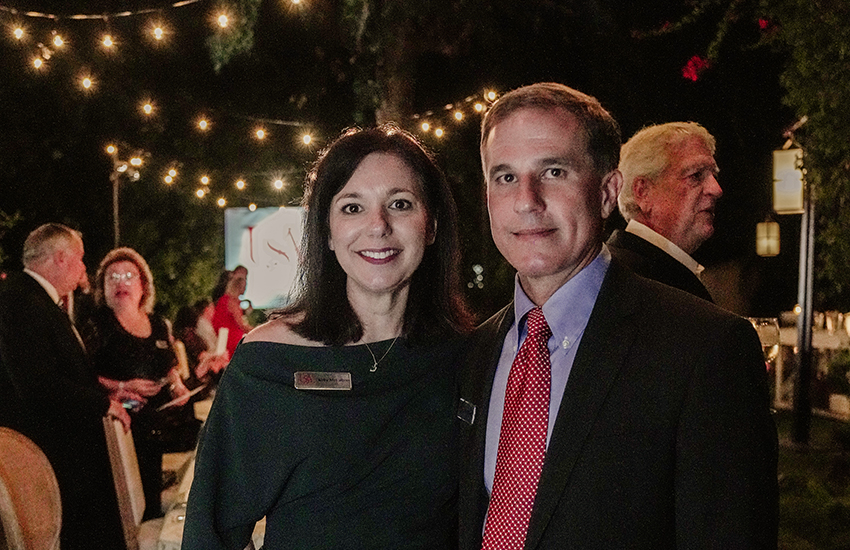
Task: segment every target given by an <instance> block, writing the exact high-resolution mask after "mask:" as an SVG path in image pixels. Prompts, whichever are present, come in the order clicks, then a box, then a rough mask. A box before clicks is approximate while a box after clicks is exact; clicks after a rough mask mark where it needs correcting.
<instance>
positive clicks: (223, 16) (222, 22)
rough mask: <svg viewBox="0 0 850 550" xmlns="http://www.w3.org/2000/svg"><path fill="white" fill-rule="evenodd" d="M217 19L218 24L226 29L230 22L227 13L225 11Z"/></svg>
mask: <svg viewBox="0 0 850 550" xmlns="http://www.w3.org/2000/svg"><path fill="white" fill-rule="evenodd" d="M217 21H218V26H219V27H221V28H222V29H226V28H227V25H228V24H230V20H229V19H228V18H227V14H225V13H222V14H221V15H219V16H218V19H217Z"/></svg>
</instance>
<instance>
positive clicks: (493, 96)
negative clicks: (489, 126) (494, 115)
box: [485, 91, 497, 101]
mask: <svg viewBox="0 0 850 550" xmlns="http://www.w3.org/2000/svg"><path fill="white" fill-rule="evenodd" d="M485 97H486V98H487V100H488V101H496V97H497V96H496V92H493V91H490V92H487V94H486V95H485Z"/></svg>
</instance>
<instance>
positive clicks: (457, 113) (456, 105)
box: [0, 0, 498, 207]
mask: <svg viewBox="0 0 850 550" xmlns="http://www.w3.org/2000/svg"><path fill="white" fill-rule="evenodd" d="M202 1H203V0H181V1H179V2H174V3H172V4H170V5H168V6H163V7H158V8H145V9H139V10H135V11H123V12H114V13H106V14H73V15H62V14H54V13H42V12H37V11H28V10H19V9H15V8H12V7H8V6H5V5H2V4H0V12H3V13H8V14H11V15H12V16H13V17H29V18H37V19H46V20H52V21H62V20H66V21H67V20H70V21H81V22H82V21H87V20H88V21H91V20H101V21H105V22H108V21H109V20H110V19H112V18H121V17H125V18H127V17H132V16H141V15H147V14H151V13H161V12H163V11H165V10H168V9H170V8H174V9H177V8H183V7H186V6H190V5H193V4H199V3H201V2H202ZM291 1H292V2H293V3H297V2H296V0H291ZM223 13H224V12H221V13H219V14H217V17H215V18H213V20H215V21H216V22H217V24H216V26H217V27H220V28H219V29H218V30H219V31H220V30H222V29H225V28H226V27H227V26H228V25H227V20H226V15H223ZM223 17H224V18H225V19H224V20H223V19H222V18H223ZM11 26H12V28H13V32H12V34H13V36H14V38H15V39H17V40H19V41H20V40H21V39H22V38H23V37H24V36H25V35H26V32H25V30H24V28H23V27H22V26H21V25H20V24H17V23H13V24H12V25H11ZM155 30H156V29H154V32H155ZM51 35H52V39H51V40H50V42H49V43H48V44H43V43H38V44H37V49H38V51H39V55H38V56H36V57H35V58H34V60H33V61H34V62H33V65H34V67H35V68H36V69H40V68H41V65H43V64H44V62H46V61H48V60H49V59H50V57H51V56H52V54H54V53H55V51H56V50H58V49H64V48H67V47H69V46H68V44H67V43H66V42H64V41H62V38H61V35H59V34H58V33H57V32H56V31H53V32H52V33H51ZM106 36H107V38H111V37H109V35H106ZM156 38H158V39H159V37H156ZM104 45H105V46H107V47H110V46H111V45H110V44H106V43H104ZM96 84H97V82H96V79H95V78H94V77H93V76H92V75H89V74H86V75H84V76H81V77H79V80H78V86H80V87H82V88H83V89H84V90H85V91H86V92H87V93H96V92H97V86H96ZM497 95H498V94H497V93H496V92H494V91H485V92H483V93H482V94H481V95H478V94H476V95H470V96H466V97H465V98H463V99H461V100H459V101H456V102H453V103H449V104H446V105H444V106H443V107H442V108H437V109H431V110H426V111H423V112H420V113H416V114H413V115H411V116H410V117H409V118H407V120H406V121H399V122H402V126H406V127H407V129H408V130H410V131H411V132H413V133H415V134H418V135H419V136H420V137H421V138H423V139H429V140H431V139H432V138H436V140H438V141H443V140H444V139H445V138H446V137H448V136H449V135H450V134H451V129H452V128H453V127H457V125H458V124H463V123H465V122H467V121H468V120H469V119H472V118H475V116H474V115H482V114H483V113H484V112H486V110H487V109H488V108H489V106H490V104H491V103H492V102H493V101H495V99H496V98H497ZM182 99H184V100H185V98H182ZM171 103H173V102H169V104H171ZM156 105H157V102H156V101H154V100H153V99H152V98H147V99H145V100H144V101H142V102H141V103H140V105H139V109H140V113H141V114H142V116H143V117H151V116H156V114H157V107H156ZM186 110H187V111H191V110H192V106H191V105H190V106H188V107H187V108H186ZM224 119H232V120H244V121H248V122H250V123H251V126H252V127H251V129H250V131H247V130H245V131H244V134H243V135H245V137H246V138H249V137H250V139H252V141H254V142H256V143H258V144H262V143H268V142H269V141H270V140H274V141H276V142H279V141H280V140H279V137H280V136H275V135H273V134H275V133H276V132H269V129H270V127H275V126H278V127H290V128H293V129H300V130H302V131H300V132H299V135H298V136H297V140H298V141H300V143H301V144H302V145H303V146H306V147H310V148H314V147H317V146H320V144H321V143H323V142H324V141H325V140H324V139H323V138H322V137H321V136H316V135H315V134H314V133H313V132H312V131H311V130H310V129H311V128H315V127H316V126H317V125H316V124H314V123H310V122H307V121H303V120H285V119H279V118H273V117H267V116H258V115H253V114H240V113H234V112H230V111H225V110H222V109H217V108H207V109H205V110H204V111H203V113H202V114H200V115H197V116H196V117H195V118H194V119H193V121H192V122H190V123H189V124H192V125H193V126H194V127H195V129H196V131H199V132H201V133H208V132H210V131H211V130H212V131H214V129H215V127H216V125H217V124H216V122H217V121H218V122H220V121H222V120H224ZM434 145H436V144H434ZM104 147H106V144H104ZM112 147H115V146H114V145H112ZM121 149H122V152H121V153H117V152H116V150H115V149H113V152H110V153H109V154H110V155H113V160H114V159H116V158H118V157H117V156H114V155H121V156H123V154H124V152H127V151H128V148H127V147H122V148H121ZM134 158H135V157H134ZM144 164H145V165H157V166H161V167H165V171H164V173H163V174H161V175H153V178H152V179H158V180H159V181H160V182H162V183H163V184H164V185H166V186H168V187H172V188H173V187H174V185H175V184H178V183H180V180H183V185H182V186H183V187H185V186H186V184H187V182H188V183H189V185H188V187H189V188H191V189H192V192H193V194H194V195H195V196H196V197H198V198H201V199H203V198H205V197H208V196H210V195H211V194H212V192H211V189H212V188H215V189H216V191H218V192H223V189H229V190H230V193H233V192H236V193H238V194H239V195H241V196H242V197H243V198H244V197H245V193H246V191H248V190H249V189H254V190H255V191H256V189H257V187H255V184H256V180H257V179H262V180H265V181H266V183H265V184H261V185H263V186H268V187H266V190H267V193H264V194H265V195H268V192H271V193H272V195H275V194H276V195H279V196H280V195H281V193H282V192H283V191H284V189H285V188H289V187H290V186H289V185H288V184H287V181H293V180H294V179H296V178H297V174H296V172H298V170H297V169H292V168H290V169H278V170H273V171H261V172H257V171H256V170H242V171H239V170H238V169H228V171H229V172H231V173H233V174H238V175H235V176H232V177H229V176H222V175H221V174H218V175H217V177H216V178H215V180H216V181H213V180H211V178H210V177H209V175H208V174H210V173H211V171H209V170H206V169H203V168H196V169H193V168H190V169H188V170H183V167H184V166H187V165H196V164H198V163H197V162H195V161H180V160H177V159H174V160H170V161H168V160H167V159H166V160H164V161H163V160H160V159H152V158H151V155H150V154H147V155H146V157H145V161H144ZM246 164H250V161H249V162H248V163H246ZM296 164H298V163H296ZM138 168H139V169H140V170H141V171H144V167H142V166H141V165H139V166H138ZM181 172H182V173H181ZM149 177H150V176H149ZM249 178H250V180H252V181H249ZM225 180H232V181H225ZM191 182H195V183H191ZM198 182H200V185H198ZM272 189H273V190H274V191H271V190H272ZM275 191H276V192H277V193H275ZM281 198H282V197H281ZM272 200H273V199H272ZM240 202H244V200H243V199H242V198H240ZM217 204H218V205H219V206H222V207H223V206H225V205H226V204H227V200H226V199H225V198H224V197H223V196H220V197H219V199H218V201H217ZM251 204H254V203H253V202H252V203H251ZM255 207H256V205H255Z"/></svg>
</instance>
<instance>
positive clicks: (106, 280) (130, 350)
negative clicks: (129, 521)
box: [86, 248, 193, 519]
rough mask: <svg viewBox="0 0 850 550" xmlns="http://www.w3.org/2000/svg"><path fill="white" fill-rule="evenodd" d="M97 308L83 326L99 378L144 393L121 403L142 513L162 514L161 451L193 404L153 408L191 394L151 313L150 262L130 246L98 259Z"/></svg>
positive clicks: (163, 327) (167, 336) (166, 334)
mask: <svg viewBox="0 0 850 550" xmlns="http://www.w3.org/2000/svg"><path fill="white" fill-rule="evenodd" d="M94 288H95V302H96V303H97V306H98V309H97V311H96V312H95V314H94V315H93V317H92V322H91V323H90V325H89V327H88V330H86V345H87V347H88V349H89V352H90V353H91V354H92V358H93V362H94V366H95V371H96V372H97V374H98V375H99V376H100V382H101V384H102V385H103V386H104V387H106V388H107V389H109V390H115V389H130V390H132V391H134V392H136V393H138V394H140V395H141V396H143V397H144V399H141V400H132V401H129V402H127V403H125V406H126V407H127V408H129V410H130V416H131V418H132V419H133V423H132V432H133V442H134V444H135V446H136V456H137V457H138V460H139V470H140V472H141V476H142V488H143V489H144V493H145V514H144V519H151V518H156V517H160V516H162V509H161V501H160V499H161V493H162V453H163V444H164V441H166V440H167V438H171V437H175V436H176V435H177V434H175V433H174V432H175V431H176V430H178V429H179V428H180V425H179V424H180V422H179V421H175V420H174V418H172V417H170V415H172V414H174V413H175V412H176V413H177V416H180V417H181V419H182V417H183V416H185V415H186V413H188V416H187V417H186V419H185V420H186V421H187V422H188V421H190V420H192V419H193V417H192V413H191V410H190V409H191V408H190V407H185V408H180V407H177V408H176V409H175V408H170V409H165V410H162V411H158V410H157V409H158V408H159V407H160V406H162V405H164V404H166V403H168V402H169V401H172V400H173V399H177V398H181V397H182V398H184V400H183V401H182V402H178V405H183V404H185V403H186V402H187V401H188V399H189V395H188V394H189V390H188V389H187V388H186V386H185V384H184V383H183V380H182V379H181V377H180V374H179V372H178V370H177V368H176V366H177V357H176V355H175V353H174V350H173V349H172V344H173V338H172V336H171V332H170V330H169V327H168V325H167V324H166V322H165V320H164V319H163V318H162V317H160V316H158V315H155V314H153V305H154V298H155V293H154V285H153V276H152V275H151V271H150V268H149V267H148V264H147V262H146V261H145V260H144V258H142V256H141V255H140V254H139V253H138V252H136V251H135V250H133V249H132V248H116V249H114V250H112V251H110V252H109V253H108V254H107V255H106V257H105V258H103V260H102V261H101V262H100V266H99V267H98V269H97V274H96V275H95V283H94Z"/></svg>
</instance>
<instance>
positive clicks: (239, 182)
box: [236, 180, 245, 191]
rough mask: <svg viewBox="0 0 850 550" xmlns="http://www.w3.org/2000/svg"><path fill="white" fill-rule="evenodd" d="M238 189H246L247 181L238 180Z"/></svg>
mask: <svg viewBox="0 0 850 550" xmlns="http://www.w3.org/2000/svg"><path fill="white" fill-rule="evenodd" d="M236 189H239V190H240V191H242V190H243V189H245V182H244V181H242V180H239V181H237V182H236Z"/></svg>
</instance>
